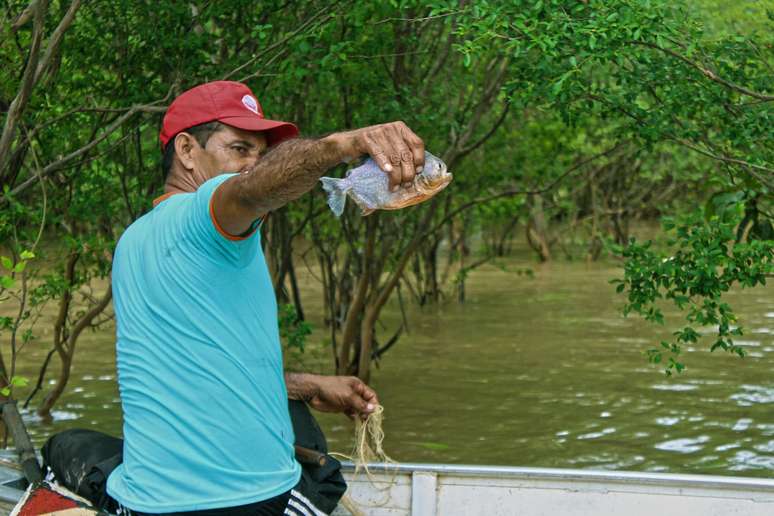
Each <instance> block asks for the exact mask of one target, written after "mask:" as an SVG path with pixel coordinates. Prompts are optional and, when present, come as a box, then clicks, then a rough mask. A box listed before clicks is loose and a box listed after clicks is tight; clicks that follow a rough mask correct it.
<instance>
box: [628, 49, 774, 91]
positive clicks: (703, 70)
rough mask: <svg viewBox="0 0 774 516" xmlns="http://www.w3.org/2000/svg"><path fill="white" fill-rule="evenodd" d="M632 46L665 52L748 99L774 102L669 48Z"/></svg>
mask: <svg viewBox="0 0 774 516" xmlns="http://www.w3.org/2000/svg"><path fill="white" fill-rule="evenodd" d="M631 44H633V45H641V46H644V47H649V48H654V49H656V50H660V51H661V52H663V53H665V54H667V55H670V56H672V57H674V58H677V59H679V60H680V61H682V62H683V63H685V64H687V65H688V66H691V67H693V68H696V69H697V70H699V71H700V72H701V73H702V74H703V75H704V76H705V77H707V78H708V79H709V80H711V81H713V82H716V83H718V84H721V85H723V86H725V87H726V88H728V89H730V90H734V91H736V92H738V93H741V94H742V95H747V96H748V97H753V98H756V99H758V100H762V101H765V102H771V101H773V100H774V95H766V94H764V93H759V92H757V91H753V90H750V89H747V88H745V87H744V86H740V85H738V84H734V83H733V82H731V81H728V80H726V79H723V78H722V77H720V76H718V74H716V73H715V72H713V71H712V70H710V69H709V68H706V67H705V66H703V65H702V64H700V63H697V62H696V61H692V60H690V59H688V58H687V57H685V56H684V55H682V54H679V53H678V52H675V51H674V50H671V49H668V48H663V47H660V46H658V45H656V44H655V43H649V42H647V41H632V42H631Z"/></svg>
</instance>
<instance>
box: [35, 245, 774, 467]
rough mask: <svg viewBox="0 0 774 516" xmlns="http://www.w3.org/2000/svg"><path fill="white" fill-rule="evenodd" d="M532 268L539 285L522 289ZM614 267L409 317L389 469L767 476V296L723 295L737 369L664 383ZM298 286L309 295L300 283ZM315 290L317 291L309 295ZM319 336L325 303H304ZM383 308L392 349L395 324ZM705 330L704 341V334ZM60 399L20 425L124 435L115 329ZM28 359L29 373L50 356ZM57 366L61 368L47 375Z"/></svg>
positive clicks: (397, 359)
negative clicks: (474, 467)
mask: <svg viewBox="0 0 774 516" xmlns="http://www.w3.org/2000/svg"><path fill="white" fill-rule="evenodd" d="M525 266H528V267H531V268H533V271H534V276H533V277H531V278H530V277H528V276H524V275H519V274H517V272H516V271H517V270H518V269H520V268H523V267H525ZM620 274H621V271H620V268H618V267H617V266H616V265H615V264H610V263H608V264H586V263H553V264H548V265H535V264H534V263H531V262H529V261H528V260H519V259H510V260H507V261H504V262H500V263H498V265H497V266H494V265H485V266H482V267H481V268H479V269H477V270H476V271H474V272H473V273H471V275H470V276H469V281H468V285H467V301H466V302H465V303H464V304H458V303H456V302H455V301H447V302H444V303H442V304H441V305H440V306H433V307H423V308H420V307H416V306H408V309H407V312H408V314H407V315H408V327H409V331H408V333H407V334H404V336H403V337H402V338H401V339H400V341H399V342H398V344H397V345H396V346H395V347H394V348H393V349H391V350H390V351H389V352H388V353H387V354H386V355H385V356H384V357H383V360H382V361H381V363H380V364H379V367H378V369H376V370H375V371H374V374H373V379H372V384H373V386H374V387H375V388H376V390H377V391H378V393H379V396H380V399H381V402H382V404H383V405H384V407H385V425H384V429H385V433H386V436H387V437H386V440H385V450H386V451H387V453H388V454H389V455H390V456H391V457H392V458H394V459H395V460H398V461H405V462H409V461H410V462H444V463H468V464H499V465H518V466H543V467H561V468H584V469H621V470H635V471H670V472H682V473H708V474H718V475H743V476H762V477H768V476H774V410H773V409H774V375H772V371H774V289H772V287H771V286H769V287H766V288H756V289H752V290H745V291H737V292H732V293H731V294H729V295H728V301H729V302H730V303H731V305H732V306H733V307H734V308H735V310H736V312H737V314H738V316H739V319H740V323H741V324H742V325H743V326H744V327H745V329H746V333H745V335H744V337H742V338H740V339H738V340H737V343H738V344H740V345H742V346H744V348H745V349H746V350H747V356H746V357H745V358H743V359H740V358H738V357H735V356H732V355H729V354H724V353H722V352H715V353H710V352H709V351H708V350H707V348H708V347H709V338H707V339H705V340H706V341H705V342H701V341H700V343H699V344H698V345H696V346H694V347H690V348H687V349H686V350H685V353H684V355H683V360H684V362H685V363H686V365H687V367H688V369H687V370H686V371H685V372H684V373H682V374H681V375H675V376H672V377H670V378H668V377H666V376H665V375H664V374H663V372H662V371H661V369H660V368H659V367H658V366H654V365H651V364H648V363H647V361H646V359H645V357H644V351H645V350H646V349H647V348H648V347H650V346H651V345H654V344H656V343H657V342H658V341H659V339H660V338H661V337H664V336H668V335H669V332H670V331H671V330H674V329H675V328H676V327H677V326H678V325H679V324H680V322H681V320H680V318H679V317H677V316H676V315H675V314H674V313H673V312H672V313H671V314H672V315H671V316H670V312H667V314H668V315H667V324H666V326H665V327H664V328H656V327H653V326H651V325H649V324H647V323H645V322H643V321H641V320H638V319H637V318H636V317H634V316H631V317H630V318H629V319H624V318H622V316H621V315H620V307H621V304H622V302H623V298H622V297H621V296H619V295H616V294H615V293H614V290H613V288H612V286H611V285H610V284H609V283H608V282H609V280H610V279H611V278H613V277H616V276H619V275H620ZM303 276H304V277H303V278H302V284H307V285H310V284H313V281H311V277H310V276H308V274H304V275H303ZM306 280H310V281H306ZM305 296H306V297H305V300H306V306H305V309H306V310H307V312H308V315H309V318H310V321H311V322H312V324H315V325H316V326H318V328H319V323H318V321H319V320H320V315H321V305H320V304H319V298H320V296H319V295H318V293H317V292H316V290H315V289H314V288H310V289H309V290H308V291H307V292H305ZM399 321H400V318H399V311H398V309H397V307H396V306H391V307H390V308H389V309H388V311H387V314H386V317H385V318H384V322H385V328H386V330H385V332H384V333H385V334H387V333H390V334H391V333H392V331H393V329H394V328H396V327H397V325H398V324H399ZM706 331H711V329H706ZM323 334H324V332H323V331H322V329H319V330H318V331H316V332H315V333H314V334H313V335H312V339H311V341H310V347H309V349H308V350H307V352H306V353H305V354H304V355H303V356H302V359H301V362H302V364H301V365H300V366H299V365H297V367H304V368H306V369H307V370H311V371H314V372H329V371H330V369H331V366H330V358H329V357H330V351H329V350H325V349H321V348H319V347H316V346H314V345H313V343H314V342H315V341H318V342H319V341H321V339H322V338H323ZM79 347H80V349H79V351H78V352H77V354H76V359H75V365H74V367H73V374H72V378H71V382H70V385H69V386H68V391H67V393H66V394H65V395H64V396H63V398H62V399H61V401H60V403H59V405H58V407H57V410H56V411H55V413H54V421H53V422H44V421H41V420H40V419H39V418H37V417H35V416H34V415H32V413H31V412H28V413H26V416H25V417H26V419H27V421H28V424H29V429H30V432H31V434H32V436H33V440H34V441H35V442H36V443H38V444H40V443H42V442H43V440H44V439H45V438H46V437H47V436H48V435H50V434H51V433H53V432H56V431H58V430H60V429H64V428H70V427H79V426H80V427H92V428H95V429H99V430H102V431H105V432H109V433H113V434H116V435H120V431H121V415H120V405H119V399H118V391H117V388H116V384H115V357H114V347H113V334H112V329H106V330H105V331H101V332H98V333H91V334H86V335H84V336H83V337H82V338H81V341H80V342H79ZM45 351H46V349H45V346H43V345H42V344H30V345H29V349H26V350H24V351H23V353H22V355H23V356H25V357H26V359H25V361H24V362H23V363H22V365H21V372H22V374H27V375H28V376H30V377H32V376H34V375H35V374H36V373H35V371H34V370H33V369H32V368H31V367H30V365H31V364H33V363H39V361H40V359H41V357H42V356H43V355H44V354H45ZM55 365H57V364H55ZM320 421H321V424H322V426H323V428H324V429H325V431H326V434H327V436H328V439H329V444H330V447H331V448H332V449H333V450H337V451H343V452H347V451H349V449H350V446H351V436H352V432H353V429H352V424H351V423H350V422H349V420H347V419H346V418H344V417H343V416H339V415H331V414H323V415H321V416H320Z"/></svg>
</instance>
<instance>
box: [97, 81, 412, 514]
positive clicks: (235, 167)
mask: <svg viewBox="0 0 774 516" xmlns="http://www.w3.org/2000/svg"><path fill="white" fill-rule="evenodd" d="M297 134H298V130H297V129H296V127H295V126H294V125H293V124H290V123H286V122H278V121H273V120H268V119H265V118H264V116H263V112H262V111H261V106H260V105H259V103H258V101H257V99H256V98H255V96H254V95H253V94H252V92H251V91H250V90H249V89H248V88H247V87H246V86H244V85H243V84H239V83H235V82H227V81H218V82H212V83H208V84H203V85H201V86H198V87H196V88H193V89H191V90H189V91H187V92H185V93H183V94H182V95H180V96H179V97H178V98H177V99H176V100H175V101H174V102H173V103H172V105H171V106H170V107H169V110H168V111H167V113H166V115H165V117H164V122H163V127H162V129H161V134H160V139H161V144H162V148H163V152H164V167H165V169H166V173H167V179H166V185H165V192H166V193H165V194H164V195H163V196H162V197H160V198H158V199H156V201H155V202H154V209H153V210H152V211H150V212H149V213H148V214H146V215H145V216H143V217H142V218H140V219H139V220H137V221H136V222H135V223H134V224H132V225H131V226H130V227H129V228H128V229H127V230H126V232H125V233H124V234H123V236H122V237H121V239H120V242H119V244H118V247H117V249H116V252H115V259H114V265H113V288H114V295H115V299H114V303H115V312H116V322H117V337H118V339H117V364H118V380H119V389H120V393H121V402H122V406H123V412H124V452H123V463H122V464H121V465H120V466H119V467H118V468H116V469H115V470H114V471H113V472H112V473H111V474H110V477H109V479H108V484H107V489H108V493H109V494H110V495H111V496H112V497H113V498H114V499H116V500H117V501H118V502H119V503H120V504H121V505H122V506H123V507H124V508H126V509H128V510H130V511H131V512H132V513H133V514H143V513H192V512H195V511H201V512H199V513H198V514H220V515H223V514H296V513H298V514H305V513H304V512H303V510H301V509H299V503H301V502H303V500H300V499H298V498H297V497H296V493H293V496H291V491H292V489H293V487H294V486H295V485H296V483H297V482H298V480H299V475H300V467H299V465H298V463H297V462H296V461H295V459H294V450H293V431H292V427H291V424H290V420H289V416H288V405H287V398H288V397H290V398H293V399H302V400H305V401H307V402H308V403H309V404H310V405H311V406H312V407H313V408H316V409H318V410H323V411H332V412H343V413H346V414H348V415H350V416H352V417H366V416H367V415H368V414H369V413H370V412H372V411H373V410H374V408H375V406H376V405H377V404H378V398H377V396H376V393H375V392H374V391H373V390H371V389H370V388H369V387H368V386H366V385H365V384H364V383H362V382H361V381H360V380H358V379H357V378H353V377H326V376H317V375H310V374H283V371H282V357H281V349H280V341H279V335H278V328H277V306H276V302H275V297H274V292H273V289H272V283H271V280H270V277H269V274H268V270H267V267H266V263H265V261H264V257H263V254H262V251H261V245H260V233H259V231H258V229H259V227H260V224H261V221H262V220H263V218H264V217H265V216H266V215H267V214H268V213H270V212H271V211H273V210H276V209H278V208H279V207H281V206H283V205H284V204H286V203H288V202H290V201H292V200H294V199H296V198H298V197H300V196H301V195H303V194H304V193H305V192H307V191H309V190H310V189H312V188H313V187H314V186H315V185H316V184H317V182H318V179H319V178H320V176H322V175H323V173H324V172H325V171H327V170H328V169H330V168H332V167H334V166H336V165H338V164H339V163H342V162H344V161H349V160H352V159H355V158H358V157H360V156H363V155H370V156H372V157H373V158H374V160H375V161H376V162H377V163H379V164H380V166H381V167H382V168H383V170H384V171H385V173H387V174H389V176H390V181H391V186H392V187H393V189H397V188H400V187H401V184H405V185H408V184H409V183H411V181H412V180H413V178H414V175H415V173H416V172H417V171H419V170H421V167H422V166H423V164H424V145H423V143H422V140H421V139H420V138H418V137H417V136H416V135H415V134H414V133H413V132H412V131H411V130H410V129H409V128H408V127H406V125H405V124H403V123H402V122H395V123H391V124H384V125H378V126H373V127H367V128H363V129H358V130H354V131H348V132H340V133H334V134H331V135H329V136H326V137H324V138H320V139H300V138H296V136H297ZM306 509H309V512H313V511H311V508H306ZM294 511H295V512H294Z"/></svg>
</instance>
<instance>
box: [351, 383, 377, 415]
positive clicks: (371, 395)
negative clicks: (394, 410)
mask: <svg viewBox="0 0 774 516" xmlns="http://www.w3.org/2000/svg"><path fill="white" fill-rule="evenodd" d="M355 380H356V383H355V384H354V385H353V390H354V391H355V393H356V395H357V396H356V398H357V399H356V400H355V401H356V403H357V406H358V410H359V411H360V412H361V413H363V414H366V415H367V414H370V413H371V412H373V411H374V410H375V409H376V406H377V405H379V398H378V397H377V396H376V392H375V391H374V390H373V389H371V388H370V387H369V386H368V385H366V384H365V383H363V382H362V381H361V380H360V379H357V378H356V379H355Z"/></svg>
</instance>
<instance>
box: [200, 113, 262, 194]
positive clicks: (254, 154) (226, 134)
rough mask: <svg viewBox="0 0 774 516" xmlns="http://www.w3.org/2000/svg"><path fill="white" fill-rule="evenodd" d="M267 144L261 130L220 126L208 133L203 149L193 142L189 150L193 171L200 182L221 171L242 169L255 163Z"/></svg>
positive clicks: (246, 168)
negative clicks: (218, 128)
mask: <svg viewBox="0 0 774 516" xmlns="http://www.w3.org/2000/svg"><path fill="white" fill-rule="evenodd" d="M267 146H268V145H267V143H266V137H265V136H264V135H263V134H262V133H258V132H250V131H245V130H243V129H237V128H236V127H231V126H230V125H223V127H222V128H221V129H220V130H219V131H216V132H214V133H212V135H210V138H209V140H207V144H206V145H205V146H204V148H202V147H199V146H198V144H197V145H196V146H195V147H196V149H194V150H192V152H191V157H192V158H193V160H194V162H195V173H196V175H197V176H199V178H200V179H201V180H202V181H201V182H202V183H203V182H204V181H207V180H208V179H211V178H213V177H215V176H218V175H221V174H225V173H230V172H244V171H246V170H248V169H250V168H251V167H252V166H253V165H255V162H256V161H258V159H259V158H260V157H261V154H263V153H264V152H265V150H266V147H267Z"/></svg>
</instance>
